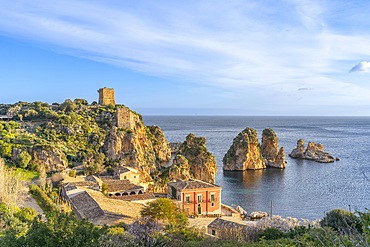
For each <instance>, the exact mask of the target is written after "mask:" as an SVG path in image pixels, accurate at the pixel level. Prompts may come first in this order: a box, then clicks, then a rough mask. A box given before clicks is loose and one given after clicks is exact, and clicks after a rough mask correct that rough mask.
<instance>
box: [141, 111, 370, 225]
mask: <svg viewBox="0 0 370 247" xmlns="http://www.w3.org/2000/svg"><path fill="white" fill-rule="evenodd" d="M143 120H144V122H145V124H146V125H158V126H160V127H161V129H162V130H163V131H164V134H165V136H166V139H167V141H169V142H183V141H184V140H185V138H186V136H187V135H188V134H189V133H193V134H195V135H197V136H203V137H205V138H206V140H207V148H208V150H209V151H210V152H212V153H213V154H214V155H215V157H216V161H217V169H218V170H217V174H216V184H217V185H220V186H222V203H224V204H227V205H230V206H234V207H236V206H238V205H239V206H241V207H242V208H244V209H245V210H246V211H247V212H248V213H250V212H252V211H265V212H268V213H270V214H271V213H272V215H280V216H283V217H294V218H299V219H309V220H314V219H321V218H322V217H324V216H325V214H326V213H327V212H329V211H330V210H332V209H335V208H342V209H346V210H350V211H352V212H355V211H356V210H357V211H364V210H365V209H366V208H369V209H370V117H252V116H143ZM247 127H251V128H254V129H256V130H257V132H258V135H259V139H260V140H261V136H262V131H263V129H265V128H272V129H273V130H274V131H275V133H276V134H277V136H278V138H279V147H281V146H283V147H284V149H285V152H286V153H287V166H286V168H285V169H282V170H280V169H274V168H268V169H264V170H248V171H223V170H222V159H223V157H224V155H225V154H226V152H227V150H228V149H229V148H230V146H231V144H232V141H233V139H234V138H235V137H236V136H237V134H238V133H239V132H241V131H242V130H243V129H245V128H247ZM298 139H304V140H305V143H306V144H307V143H308V142H309V141H313V142H318V143H322V144H323V145H324V147H325V151H327V152H329V153H331V154H332V155H333V156H334V157H338V158H339V159H340V161H336V162H334V163H327V164H323V163H317V162H313V161H308V160H298V159H292V158H290V157H288V154H289V153H290V152H291V151H292V150H293V149H294V148H295V147H296V144H297V140H298Z"/></svg>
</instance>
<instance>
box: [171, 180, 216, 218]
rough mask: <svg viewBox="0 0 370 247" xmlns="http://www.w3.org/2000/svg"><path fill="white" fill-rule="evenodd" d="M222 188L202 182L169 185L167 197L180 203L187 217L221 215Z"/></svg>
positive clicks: (189, 181) (191, 181)
mask: <svg viewBox="0 0 370 247" xmlns="http://www.w3.org/2000/svg"><path fill="white" fill-rule="evenodd" d="M221 189H222V188H221V187H220V186H218V185H215V184H210V183H206V182H204V181H200V180H195V179H191V180H187V181H182V180H179V181H177V182H170V183H168V191H167V197H168V198H170V199H175V200H177V201H178V204H179V205H180V207H181V209H183V210H184V211H185V212H186V214H187V215H207V216H209V215H213V216H219V215H221Z"/></svg>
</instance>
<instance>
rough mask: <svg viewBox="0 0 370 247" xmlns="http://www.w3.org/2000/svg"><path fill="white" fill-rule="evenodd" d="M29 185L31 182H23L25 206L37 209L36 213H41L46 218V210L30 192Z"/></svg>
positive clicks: (43, 218)
mask: <svg viewBox="0 0 370 247" xmlns="http://www.w3.org/2000/svg"><path fill="white" fill-rule="evenodd" d="M29 185H30V182H23V188H22V199H23V207H28V208H33V209H35V210H36V213H37V214H39V215H41V219H42V220H46V216H45V212H44V211H43V210H42V208H40V206H39V205H38V204H37V202H36V200H35V199H34V198H33V197H32V196H31V194H30V190H29Z"/></svg>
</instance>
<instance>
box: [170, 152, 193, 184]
mask: <svg viewBox="0 0 370 247" xmlns="http://www.w3.org/2000/svg"><path fill="white" fill-rule="evenodd" d="M191 177H192V176H191V175H190V167H189V161H188V159H187V158H185V156H183V155H180V154H178V155H176V156H175V158H174V160H173V162H172V165H171V167H170V168H169V171H168V179H169V181H173V180H178V179H181V180H189V179H190V178H191Z"/></svg>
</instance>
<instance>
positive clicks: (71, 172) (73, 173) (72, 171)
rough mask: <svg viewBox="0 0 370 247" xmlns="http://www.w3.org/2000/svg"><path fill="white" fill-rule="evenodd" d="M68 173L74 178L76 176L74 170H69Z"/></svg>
mask: <svg viewBox="0 0 370 247" xmlns="http://www.w3.org/2000/svg"><path fill="white" fill-rule="evenodd" d="M68 175H69V176H70V177H72V178H75V177H76V170H71V171H70V172H69V173H68Z"/></svg>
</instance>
